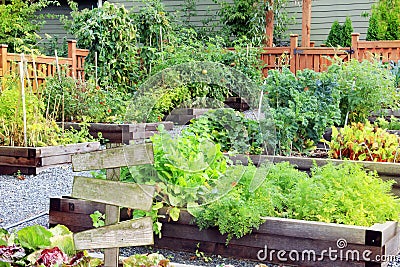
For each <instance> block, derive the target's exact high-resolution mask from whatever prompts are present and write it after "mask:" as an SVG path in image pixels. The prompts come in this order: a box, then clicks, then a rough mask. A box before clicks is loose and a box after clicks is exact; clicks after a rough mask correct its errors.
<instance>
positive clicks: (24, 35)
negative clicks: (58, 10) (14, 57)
mask: <svg viewBox="0 0 400 267" xmlns="http://www.w3.org/2000/svg"><path fill="white" fill-rule="evenodd" d="M55 3H56V1H48V0H39V1H23V0H12V1H11V3H9V4H7V5H0V44H7V45H8V50H9V52H11V53H21V52H23V53H29V54H30V53H32V52H35V51H36V52H37V43H38V40H39V39H40V36H39V35H38V34H37V32H38V31H39V30H40V28H41V26H42V25H43V23H44V22H43V16H38V15H37V11H40V10H41V9H43V8H45V7H46V6H48V5H50V4H55Z"/></svg>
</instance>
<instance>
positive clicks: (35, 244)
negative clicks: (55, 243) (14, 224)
mask: <svg viewBox="0 0 400 267" xmlns="http://www.w3.org/2000/svg"><path fill="white" fill-rule="evenodd" d="M17 236H18V241H19V243H20V244H21V246H23V247H26V248H28V249H31V250H36V249H40V248H46V247H49V246H50V245H51V241H50V238H51V237H52V236H53V234H52V233H51V232H50V231H49V230H47V229H46V228H44V227H43V226H41V225H34V226H28V227H25V228H22V229H21V230H19V231H18V232H17Z"/></svg>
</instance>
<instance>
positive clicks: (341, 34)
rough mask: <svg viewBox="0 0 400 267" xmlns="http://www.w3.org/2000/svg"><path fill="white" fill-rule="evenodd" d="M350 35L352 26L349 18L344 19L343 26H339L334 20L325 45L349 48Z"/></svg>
mask: <svg viewBox="0 0 400 267" xmlns="http://www.w3.org/2000/svg"><path fill="white" fill-rule="evenodd" d="M352 33H353V26H352V23H351V19H350V18H349V17H346V21H345V22H344V24H343V25H340V23H339V21H338V20H335V21H334V22H333V24H332V27H331V30H330V31H329V34H328V38H327V40H326V44H327V45H328V46H333V47H337V46H340V47H350V46H351V34H352Z"/></svg>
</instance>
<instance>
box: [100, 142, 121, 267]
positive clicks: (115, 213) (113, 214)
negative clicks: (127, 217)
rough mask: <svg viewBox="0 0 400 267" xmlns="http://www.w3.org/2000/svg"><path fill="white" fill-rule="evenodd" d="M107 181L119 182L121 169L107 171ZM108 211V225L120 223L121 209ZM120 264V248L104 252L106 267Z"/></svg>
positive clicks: (111, 207) (107, 146) (108, 207)
mask: <svg viewBox="0 0 400 267" xmlns="http://www.w3.org/2000/svg"><path fill="white" fill-rule="evenodd" d="M120 146H121V144H112V143H111V144H110V143H109V144H107V145H106V148H107V149H110V148H115V147H120ZM106 175H107V180H109V181H119V180H120V176H121V168H114V169H107V174H106ZM105 209H106V221H105V224H106V225H112V224H116V223H118V222H119V217H120V209H119V207H118V206H114V205H105ZM118 263H119V248H118V247H114V248H106V249H105V250H104V266H115V267H117V266H118Z"/></svg>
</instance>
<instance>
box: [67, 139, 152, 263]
mask: <svg viewBox="0 0 400 267" xmlns="http://www.w3.org/2000/svg"><path fill="white" fill-rule="evenodd" d="M153 162H154V157H153V149H152V145H151V144H139V145H127V146H118V147H110V148H109V149H106V150H102V151H96V152H90V153H84V154H78V155H74V156H73V157H72V166H73V170H74V171H87V170H100V169H106V170H107V180H100V179H94V178H88V177H80V176H77V177H74V184H73V187H72V194H71V195H72V197H75V198H80V199H85V200H91V201H95V202H101V203H105V204H106V226H105V227H101V228H97V229H92V230H87V231H83V232H80V233H75V234H74V243H75V248H76V249H77V250H80V249H96V248H104V249H105V251H104V266H106V267H108V266H114V267H116V266H118V259H119V248H120V247H130V246H143V245H151V244H153V243H154V241H153V222H152V219H151V218H150V217H144V218H141V219H136V220H129V221H126V222H119V208H120V207H127V208H132V209H140V210H144V211H149V210H150V209H151V205H152V202H153V196H154V191H155V190H154V187H153V186H148V185H138V184H134V183H121V182H119V175H120V167H124V166H135V165H141V164H152V163H153Z"/></svg>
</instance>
